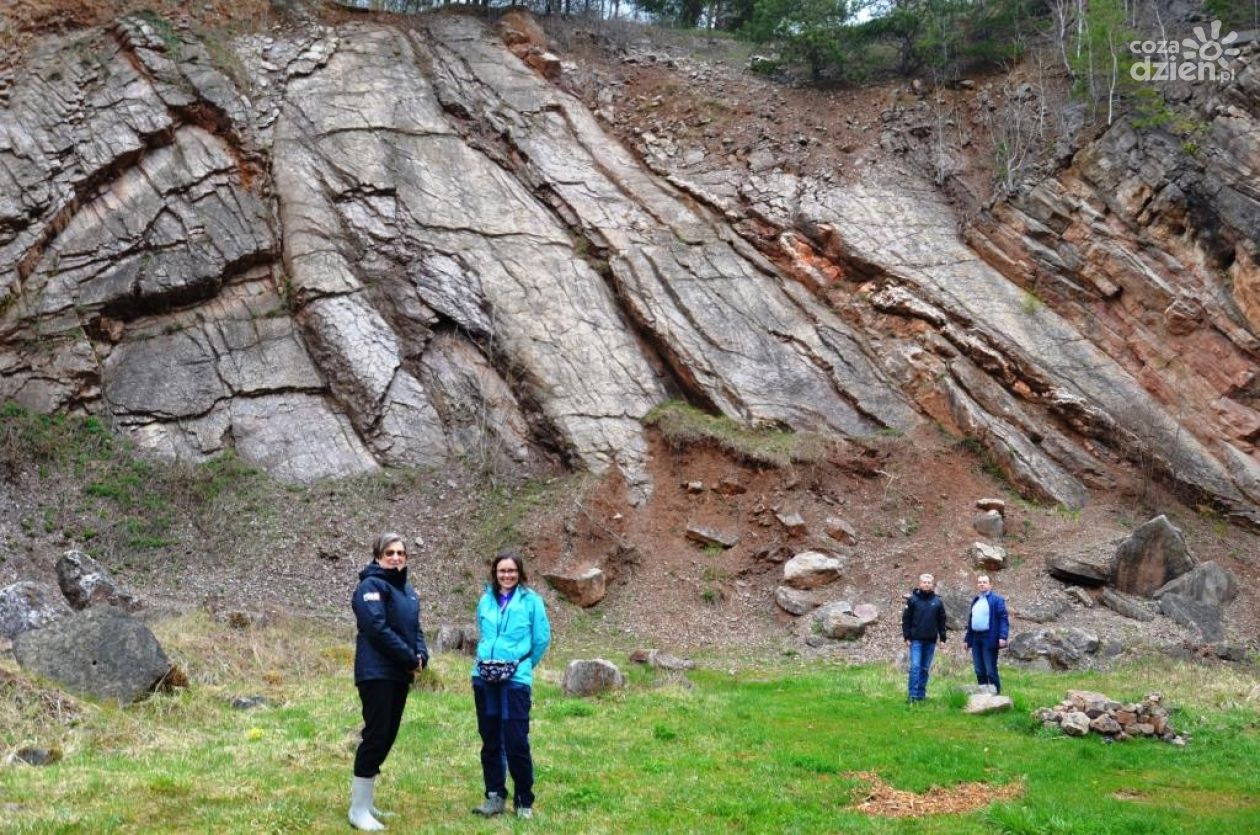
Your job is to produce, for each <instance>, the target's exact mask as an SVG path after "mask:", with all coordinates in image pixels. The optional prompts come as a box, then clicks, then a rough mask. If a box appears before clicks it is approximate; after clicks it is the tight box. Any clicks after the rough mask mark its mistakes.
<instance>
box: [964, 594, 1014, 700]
mask: <svg viewBox="0 0 1260 835" xmlns="http://www.w3.org/2000/svg"><path fill="white" fill-rule="evenodd" d="M1010 631H1011V622H1010V618H1009V617H1008V616H1007V614H1006V601H1005V600H1003V599H1002V595H1000V594H998V593H997V592H995V591H993V583H992V582H991V581H990V580H989V576H988V575H987V574H981V575H980V576H979V577H977V578H976V596H975V597H973V598H972V599H971V609H970V610H969V611H968V614H967V631H966V633H964V635H963V643H964V644H966V645H967V648H968V649H970V650H971V663H972V666H974V667H975V669H976V683H977V684H992V685H993V687H994V689H995V690H996V691H997V692H998V693H1001V692H1002V680H1001V679H1000V678H998V668H997V662H998V650H1001V649H1004V648H1005V647H1006V639H1007V637H1009V635H1010Z"/></svg>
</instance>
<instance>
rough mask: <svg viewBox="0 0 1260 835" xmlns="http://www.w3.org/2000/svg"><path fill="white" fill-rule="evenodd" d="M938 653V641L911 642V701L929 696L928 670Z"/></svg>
mask: <svg viewBox="0 0 1260 835" xmlns="http://www.w3.org/2000/svg"><path fill="white" fill-rule="evenodd" d="M935 655H936V641H911V642H910V701H912V702H917V701H919V700H921V699H923V698H924V697H925V696H927V683H928V671H929V670H931V669H932V658H933V656H935Z"/></svg>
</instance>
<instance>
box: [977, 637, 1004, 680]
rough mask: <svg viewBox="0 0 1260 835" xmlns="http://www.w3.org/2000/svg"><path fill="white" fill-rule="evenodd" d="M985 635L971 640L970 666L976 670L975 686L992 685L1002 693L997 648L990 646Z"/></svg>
mask: <svg viewBox="0 0 1260 835" xmlns="http://www.w3.org/2000/svg"><path fill="white" fill-rule="evenodd" d="M987 637H988V636H987V635H979V636H977V637H975V638H972V639H971V665H972V666H973V667H975V668H976V684H992V685H993V686H994V687H995V688H996V689H997V691H998V692H999V693H1001V692H1002V680H1001V679H1000V678H998V669H997V659H998V648H997V647H996V646H991V645H990V644H989V642H988V641H987V640H986V638H987Z"/></svg>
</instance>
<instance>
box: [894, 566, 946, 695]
mask: <svg viewBox="0 0 1260 835" xmlns="http://www.w3.org/2000/svg"><path fill="white" fill-rule="evenodd" d="M935 588H936V578H935V577H933V576H932V575H931V574H920V575H919V587H918V588H917V589H915V590H914V591H913V592H912V593H911V594H910V595H909V596H908V597H907V598H906V610H905V611H904V612H902V613H901V635H902V637H903V638H905V639H906V649H907V650H909V652H910V701H911V702H912V703H913V702H921V701H923V699H924V697H926V696H927V683H928V671H930V670H931V669H932V657H933V656H934V655H936V642H937V640H940V642H941V643H942V644H943V643H945V604H944V603H943V602H942V601H941V599H940V598H939V597H937V596H936V591H935Z"/></svg>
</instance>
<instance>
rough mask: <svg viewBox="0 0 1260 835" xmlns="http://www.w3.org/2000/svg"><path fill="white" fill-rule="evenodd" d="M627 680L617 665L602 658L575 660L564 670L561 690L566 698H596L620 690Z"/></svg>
mask: <svg viewBox="0 0 1260 835" xmlns="http://www.w3.org/2000/svg"><path fill="white" fill-rule="evenodd" d="M625 686H626V678H625V676H623V675H622V674H621V670H619V669H617V665H616V664H614V663H612V662H611V661H605V660H604V659H602V658H590V659H574V660H573V661H570V662H569V666H567V667H565V668H564V682H563V683H562V684H561V689H563V690H564V694H565V695H566V696H594V695H596V694H598V693H603V692H605V691H608V690H620V689H621V688H623V687H625Z"/></svg>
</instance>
